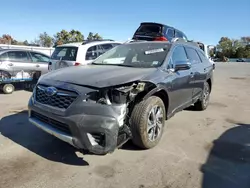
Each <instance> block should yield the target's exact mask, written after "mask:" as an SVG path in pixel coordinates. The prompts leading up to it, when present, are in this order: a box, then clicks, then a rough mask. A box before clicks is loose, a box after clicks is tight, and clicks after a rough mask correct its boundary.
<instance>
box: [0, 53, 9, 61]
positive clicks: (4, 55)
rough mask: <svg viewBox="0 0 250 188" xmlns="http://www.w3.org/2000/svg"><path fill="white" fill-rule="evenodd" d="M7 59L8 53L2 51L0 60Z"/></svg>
mask: <svg viewBox="0 0 250 188" xmlns="http://www.w3.org/2000/svg"><path fill="white" fill-rule="evenodd" d="M7 60H8V55H7V53H3V54H1V55H0V61H7Z"/></svg>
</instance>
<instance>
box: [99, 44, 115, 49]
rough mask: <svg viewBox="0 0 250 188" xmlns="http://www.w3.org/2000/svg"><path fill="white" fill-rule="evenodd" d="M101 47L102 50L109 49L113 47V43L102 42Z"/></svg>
mask: <svg viewBox="0 0 250 188" xmlns="http://www.w3.org/2000/svg"><path fill="white" fill-rule="evenodd" d="M101 48H102V49H103V50H104V51H108V50H109V49H111V48H113V45H112V44H102V45H101Z"/></svg>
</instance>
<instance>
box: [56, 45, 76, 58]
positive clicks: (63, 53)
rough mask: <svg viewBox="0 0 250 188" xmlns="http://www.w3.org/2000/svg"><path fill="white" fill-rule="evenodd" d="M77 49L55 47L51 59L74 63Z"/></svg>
mask: <svg viewBox="0 0 250 188" xmlns="http://www.w3.org/2000/svg"><path fill="white" fill-rule="evenodd" d="M77 50H78V48H77V47H56V49H55V50H54V52H53V54H52V56H51V59H54V60H66V61H76V54H77Z"/></svg>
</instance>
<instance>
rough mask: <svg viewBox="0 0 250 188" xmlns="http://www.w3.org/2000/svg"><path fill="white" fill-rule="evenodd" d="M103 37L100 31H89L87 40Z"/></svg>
mask: <svg viewBox="0 0 250 188" xmlns="http://www.w3.org/2000/svg"><path fill="white" fill-rule="evenodd" d="M101 39H102V37H101V36H100V35H99V34H98V33H95V34H94V33H93V32H89V35H88V37H87V40H101Z"/></svg>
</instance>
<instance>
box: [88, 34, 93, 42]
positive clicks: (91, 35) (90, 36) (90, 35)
mask: <svg viewBox="0 0 250 188" xmlns="http://www.w3.org/2000/svg"><path fill="white" fill-rule="evenodd" d="M87 40H93V33H92V32H89V35H88V37H87Z"/></svg>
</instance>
